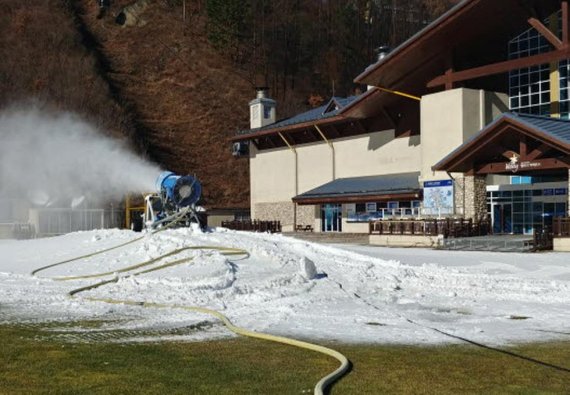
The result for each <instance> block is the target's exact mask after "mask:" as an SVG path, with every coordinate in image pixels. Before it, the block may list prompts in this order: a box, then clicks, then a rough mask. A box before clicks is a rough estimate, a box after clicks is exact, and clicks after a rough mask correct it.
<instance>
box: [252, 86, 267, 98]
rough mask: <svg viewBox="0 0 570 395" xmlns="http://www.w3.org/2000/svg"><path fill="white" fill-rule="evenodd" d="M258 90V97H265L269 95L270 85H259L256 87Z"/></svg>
mask: <svg viewBox="0 0 570 395" xmlns="http://www.w3.org/2000/svg"><path fill="white" fill-rule="evenodd" d="M255 90H256V91H257V99H265V98H267V96H268V92H269V87H267V86H257V87H255Z"/></svg>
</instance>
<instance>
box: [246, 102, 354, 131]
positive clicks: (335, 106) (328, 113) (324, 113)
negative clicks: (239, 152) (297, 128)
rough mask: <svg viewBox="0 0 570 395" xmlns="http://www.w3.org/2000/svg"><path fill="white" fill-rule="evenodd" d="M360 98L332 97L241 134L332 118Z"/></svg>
mask: <svg viewBox="0 0 570 395" xmlns="http://www.w3.org/2000/svg"><path fill="white" fill-rule="evenodd" d="M356 99H358V96H350V97H332V98H331V99H330V100H329V102H328V103H327V104H325V105H323V106H320V107H317V108H313V109H312V110H309V111H306V112H303V113H301V114H297V115H294V116H292V117H290V118H285V119H282V120H280V121H277V122H275V123H272V124H271V125H267V126H264V127H262V128H257V129H248V130H243V131H241V132H239V134H248V135H249V134H257V133H260V132H266V131H270V130H274V129H282V128H285V127H289V126H294V125H298V124H303V123H306V122H317V121H320V120H323V119H326V118H332V117H334V116H336V115H338V114H339V113H340V112H341V111H342V109H343V108H344V107H346V106H348V105H349V104H350V103H352V102H353V101H355V100H356Z"/></svg>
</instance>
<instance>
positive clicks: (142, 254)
mask: <svg viewBox="0 0 570 395" xmlns="http://www.w3.org/2000/svg"><path fill="white" fill-rule="evenodd" d="M138 236H139V235H138V234H134V233H132V232H130V231H119V230H104V231H103V230H101V231H92V232H78V233H72V234H68V235H64V236H60V237H54V238H46V239H37V240H29V241H15V240H0V322H14V321H26V322H30V321H31V322H35V321H50V320H57V321H60V320H61V321H64V320H84V319H97V320H105V321H109V323H108V324H107V325H108V328H113V327H115V328H121V329H126V330H127V329H136V328H155V329H161V328H175V327H187V326H190V325H196V324H200V323H204V322H205V321H207V322H215V320H213V319H212V318H210V317H209V316H205V315H201V314H198V313H191V312H188V311H184V310H181V309H155V308H143V307H139V306H126V305H111V304H107V303H103V302H92V301H88V300H86V299H85V298H86V297H94V298H112V299H120V300H130V301H147V302H158V303H167V304H178V305H188V306H203V307H209V308H212V309H216V310H219V311H221V312H222V313H224V314H225V315H227V316H228V317H229V318H230V319H231V320H232V321H233V322H234V323H235V324H236V325H238V326H242V327H245V328H248V329H252V330H256V331H262V332H268V333H273V334H281V335H288V336H292V337H296V338H304V339H315V340H319V341H339V342H359V343H405V344H439V343H445V342H456V341H457V340H454V339H453V338H451V337H448V336H445V335H443V334H441V333H439V332H437V331H435V330H433V328H437V329H439V330H441V331H444V332H447V333H450V334H452V335H456V336H460V337H465V338H468V339H471V340H473V341H478V342H482V343H485V344H489V345H497V344H506V343H514V342H523V341H545V340H553V339H564V340H566V339H570V337H569V336H570V307H569V303H570V254H563V253H558V254H556V253H544V254H504V253H481V252H447V251H446V252H441V251H433V250H424V249H387V248H379V247H367V246H355V245H342V246H338V245H336V246H329V245H320V244H314V243H309V242H306V241H301V240H296V239H291V238H287V237H284V236H282V235H269V234H250V233H241V232H232V231H226V230H220V229H219V230H217V231H214V232H212V233H201V232H197V231H192V230H190V229H177V230H167V231H164V232H161V233H157V234H155V235H147V236H146V237H145V238H144V239H143V240H141V241H138V242H136V243H134V244H131V245H129V246H125V247H123V248H120V249H116V250H113V251H110V252H107V253H104V254H101V255H98V256H94V257H91V258H87V259H83V260H80V261H76V262H71V263H68V264H65V265H61V266H57V267H54V268H51V269H48V270H45V271H42V272H40V273H38V274H37V276H32V275H31V274H30V273H31V272H32V271H33V270H34V269H37V268H38V267H41V266H45V265H48V264H52V263H55V262H59V261H62V260H66V259H70V258H73V257H76V256H79V255H83V254H87V253H91V252H94V251H98V250H102V249H104V248H107V247H112V246H114V245H117V244H120V243H123V242H125V241H128V240H131V239H134V238H135V237H138ZM205 245H207V246H212V245H215V246H224V247H234V248H241V249H244V250H247V251H248V252H249V254H250V255H249V257H240V256H223V255H221V254H220V253H219V252H215V251H214V252H213V251H205V250H186V251H184V252H182V253H180V254H179V255H174V256H170V257H168V258H165V259H164V260H161V261H159V262H156V263H155V264H154V265H155V266H156V265H160V264H164V263H165V262H169V261H175V260H178V259H180V258H182V257H193V260H192V261H189V262H186V263H183V264H179V265H174V266H171V267H168V268H166V269H163V270H159V271H154V272H150V273H146V274H142V275H139V276H136V277H132V276H129V273H133V272H136V271H140V270H142V269H138V270H133V271H131V272H127V273H119V274H115V275H118V276H120V277H121V278H120V280H119V281H118V282H117V283H110V284H107V285H104V286H102V287H100V288H97V289H95V290H91V291H87V292H82V293H80V294H78V296H77V298H70V297H68V296H67V292H69V291H70V290H72V289H76V288H79V287H82V286H86V285H90V284H94V283H96V282H98V281H101V278H92V279H79V280H72V281H57V280H56V278H57V277H61V276H77V275H87V274H93V273H101V272H113V271H118V270H120V269H121V268H124V267H127V266H130V265H133V264H136V263H139V262H143V261H145V260H148V259H152V258H155V257H157V256H159V255H162V254H165V253H168V252H170V251H172V250H175V249H177V248H181V247H187V246H205ZM311 262H312V263H314V265H315V266H316V269H317V275H316V276H313V274H314V273H310V272H311V271H310V270H308V269H307V267H308V268H309V269H310V267H311ZM112 277H113V275H110V276H106V277H104V278H103V279H105V278H106V279H109V278H112ZM410 321H412V322H410ZM221 336H222V337H223V336H231V335H230V334H229V333H228V332H227V331H226V330H225V329H224V328H223V326H222V325H221V324H219V323H214V324H213V325H207V326H206V327H205V328H204V330H201V331H198V332H196V333H194V334H192V335H188V336H187V338H188V339H198V340H200V339H206V338H213V337H221ZM155 340H156V339H155Z"/></svg>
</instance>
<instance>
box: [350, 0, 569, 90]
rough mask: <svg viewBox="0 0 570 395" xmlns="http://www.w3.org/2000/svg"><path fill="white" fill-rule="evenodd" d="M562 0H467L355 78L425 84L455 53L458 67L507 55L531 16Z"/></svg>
mask: <svg viewBox="0 0 570 395" xmlns="http://www.w3.org/2000/svg"><path fill="white" fill-rule="evenodd" d="M560 4H561V0H524V1H522V0H463V1H461V2H460V3H459V4H457V5H456V6H454V7H453V8H451V9H450V10H449V11H447V12H446V13H445V14H443V15H442V16H441V17H440V18H438V19H436V20H435V21H434V22H432V23H431V24H429V25H428V26H427V27H426V28H424V29H423V30H421V31H420V32H418V33H417V34H415V35H414V36H412V37H411V38H410V39H409V40H407V41H405V42H404V43H403V44H401V45H400V46H398V47H397V48H396V49H394V50H393V51H392V52H391V53H389V54H388V56H386V57H384V58H383V59H382V60H381V61H379V62H377V63H375V64H373V65H371V66H369V67H368V68H367V69H366V70H365V71H364V72H362V73H361V74H360V75H359V76H358V77H356V78H355V82H357V83H361V84H369V85H375V86H384V87H387V88H391V89H395V87H397V86H398V85H400V84H402V83H403V82H404V81H406V80H410V79H414V80H415V79H418V80H423V81H422V82H423V87H422V88H423V89H425V87H426V83H427V81H429V80H430V79H431V78H433V77H434V76H436V75H441V74H443V73H444V72H445V71H446V69H447V68H449V59H450V54H452V56H453V59H454V62H455V65H454V66H455V67H456V68H458V69H464V68H469V67H474V66H480V65H483V64H489V63H491V62H493V61H497V60H501V59H503V60H504V59H505V56H504V55H505V52H506V43H507V42H508V41H509V40H510V39H511V38H513V37H514V36H515V35H517V34H518V33H520V32H522V31H524V30H526V29H528V28H529V27H530V25H529V23H528V19H529V18H530V17H536V18H539V19H544V18H546V17H548V16H549V15H550V14H551V13H553V12H555V11H557V10H559V9H560ZM418 73H419V74H421V75H420V76H417V74H418ZM434 73H435V74H434ZM418 88H420V87H419V86H418ZM412 93H414V94H416V95H421V94H424V92H419V91H418V92H412Z"/></svg>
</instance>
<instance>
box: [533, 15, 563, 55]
mask: <svg viewBox="0 0 570 395" xmlns="http://www.w3.org/2000/svg"><path fill="white" fill-rule="evenodd" d="M528 23H529V24H530V25H531V26H532V27H534V28H535V29H536V30H537V31H538V32H539V33H540V34H541V35H542V36H543V37H544V38H545V39H546V40H547V41H548V42H549V43H550V44H552V45H553V46H554V48H556V49H563V48H564V47H565V45H566V44H567V43H563V42H562V41H561V40H560V39H559V38H558V36H557V35H556V34H554V33H553V32H552V30H550V29H549V28H547V27H546V26H544V24H543V23H542V22H541V21H539V20H538V19H536V18H529V19H528Z"/></svg>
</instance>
